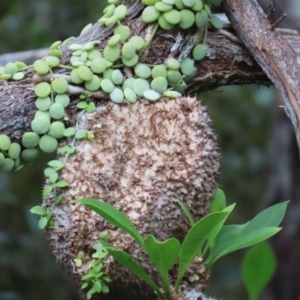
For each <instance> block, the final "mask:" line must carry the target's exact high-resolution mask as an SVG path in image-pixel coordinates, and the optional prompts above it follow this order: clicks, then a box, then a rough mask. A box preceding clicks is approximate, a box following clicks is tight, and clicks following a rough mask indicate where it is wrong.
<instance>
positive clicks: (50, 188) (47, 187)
mask: <svg viewBox="0 0 300 300" xmlns="http://www.w3.org/2000/svg"><path fill="white" fill-rule="evenodd" d="M52 189H53V186H50V185H48V186H45V188H44V190H43V198H46V197H47V196H48V195H49V194H50V193H51V191H52Z"/></svg>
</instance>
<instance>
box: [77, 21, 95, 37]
mask: <svg viewBox="0 0 300 300" xmlns="http://www.w3.org/2000/svg"><path fill="white" fill-rule="evenodd" d="M92 27H93V23H89V24H87V25H85V26H84V27H83V28H82V30H81V32H80V34H79V36H82V35H84V34H86V33H87V32H88V31H89V30H90V29H91V28H92Z"/></svg>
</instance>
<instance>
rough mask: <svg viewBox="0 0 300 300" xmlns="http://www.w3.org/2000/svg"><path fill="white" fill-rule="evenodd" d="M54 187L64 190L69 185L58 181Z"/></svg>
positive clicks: (63, 181)
mask: <svg viewBox="0 0 300 300" xmlns="http://www.w3.org/2000/svg"><path fill="white" fill-rule="evenodd" d="M55 185H56V187H58V188H64V187H67V186H68V185H69V183H68V182H67V181H65V180H60V181H58V182H56V184H55Z"/></svg>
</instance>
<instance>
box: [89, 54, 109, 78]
mask: <svg viewBox="0 0 300 300" xmlns="http://www.w3.org/2000/svg"><path fill="white" fill-rule="evenodd" d="M106 68H107V63H106V59H104V58H102V57H97V58H95V59H93V60H92V62H91V70H92V71H93V72H94V73H97V74H100V73H103V72H104V71H105V70H106Z"/></svg>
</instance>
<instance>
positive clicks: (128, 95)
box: [124, 87, 137, 103]
mask: <svg viewBox="0 0 300 300" xmlns="http://www.w3.org/2000/svg"><path fill="white" fill-rule="evenodd" d="M124 96H125V99H126V100H127V101H128V102H130V103H135V102H136V100H137V96H136V93H135V92H134V91H133V89H131V88H128V87H126V88H124Z"/></svg>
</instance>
